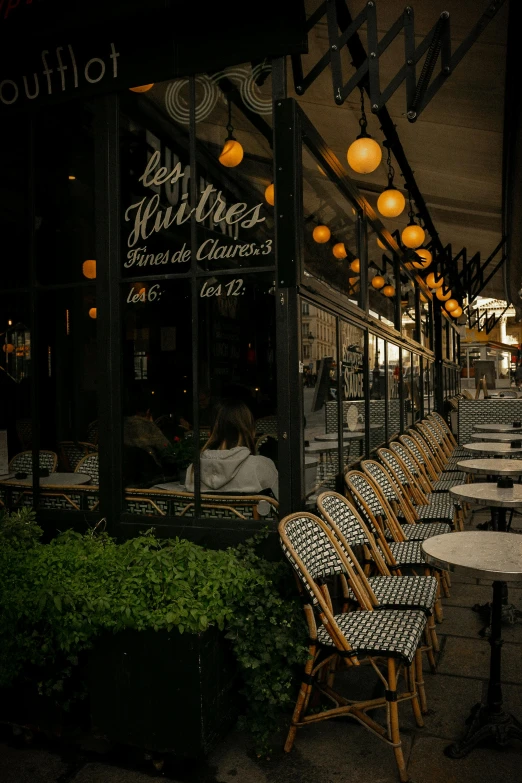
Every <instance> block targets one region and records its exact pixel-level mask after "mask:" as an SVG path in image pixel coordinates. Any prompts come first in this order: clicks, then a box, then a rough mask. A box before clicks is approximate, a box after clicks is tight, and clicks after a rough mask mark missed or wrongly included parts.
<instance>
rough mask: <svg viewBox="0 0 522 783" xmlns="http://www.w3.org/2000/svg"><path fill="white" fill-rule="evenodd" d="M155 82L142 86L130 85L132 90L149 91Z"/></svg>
mask: <svg viewBox="0 0 522 783" xmlns="http://www.w3.org/2000/svg"><path fill="white" fill-rule="evenodd" d="M153 87H154V84H142V85H141V86H140V87H129V90H130V91H131V92H148V91H149V90H152V88H153Z"/></svg>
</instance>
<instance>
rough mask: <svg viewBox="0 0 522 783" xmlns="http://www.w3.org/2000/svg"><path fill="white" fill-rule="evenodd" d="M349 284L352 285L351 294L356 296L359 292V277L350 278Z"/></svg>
mask: <svg viewBox="0 0 522 783" xmlns="http://www.w3.org/2000/svg"><path fill="white" fill-rule="evenodd" d="M348 282H349V284H350V288H351V292H353V293H354V294H356V293H357V292H358V291H359V278H358V277H349V278H348Z"/></svg>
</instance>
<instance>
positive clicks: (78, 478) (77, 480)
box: [4, 473, 91, 487]
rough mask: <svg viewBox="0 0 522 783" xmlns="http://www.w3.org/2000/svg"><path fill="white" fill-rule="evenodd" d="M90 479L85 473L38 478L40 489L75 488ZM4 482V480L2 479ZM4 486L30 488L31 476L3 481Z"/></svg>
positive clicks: (59, 474)
mask: <svg viewBox="0 0 522 783" xmlns="http://www.w3.org/2000/svg"><path fill="white" fill-rule="evenodd" d="M90 480H91V477H90V476H89V475H88V474H87V473H51V474H50V475H49V476H40V486H41V487H76V486H78V485H79V484H88V483H89V482H90ZM4 481H5V479H4ZM5 483H6V484H10V485H13V486H21V487H32V485H33V476H32V474H31V473H29V474H28V476H27V478H24V479H17V478H15V477H14V474H13V478H11V479H9V480H7V481H5Z"/></svg>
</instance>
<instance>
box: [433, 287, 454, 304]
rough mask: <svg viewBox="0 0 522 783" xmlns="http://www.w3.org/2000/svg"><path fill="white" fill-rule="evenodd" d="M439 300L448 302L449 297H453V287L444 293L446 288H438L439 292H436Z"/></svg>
mask: <svg viewBox="0 0 522 783" xmlns="http://www.w3.org/2000/svg"><path fill="white" fill-rule="evenodd" d="M435 296H436V297H437V299H438V300H439V302H447V301H448V299H451V296H452V294H451V289H449V288H448V291H447V293H444V288H437V293H436V294H435Z"/></svg>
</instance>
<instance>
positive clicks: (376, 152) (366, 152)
mask: <svg viewBox="0 0 522 783" xmlns="http://www.w3.org/2000/svg"><path fill="white" fill-rule="evenodd" d="M359 89H360V91H361V117H360V119H359V125H360V127H361V132H360V134H359V135H358V136H357V138H356V139H355V141H353V142H352V143H351V144H350V146H349V147H348V152H347V153H346V158H347V160H348V165H349V166H350V168H351V169H353V170H354V171H356V172H357V173H358V174H371V173H372V171H375V169H376V168H377V166H378V165H379V163H380V162H381V160H382V151H381V148H380V146H379V144H378V143H377V142H376V141H375V139H372V137H371V136H370V135H369V134H368V133H367V132H366V128H367V127H368V123H367V121H366V114H365V112H364V90H363V88H362V87H359Z"/></svg>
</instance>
